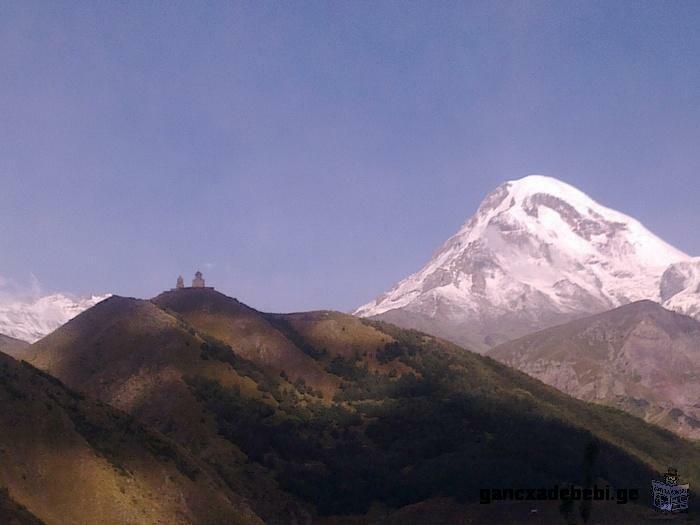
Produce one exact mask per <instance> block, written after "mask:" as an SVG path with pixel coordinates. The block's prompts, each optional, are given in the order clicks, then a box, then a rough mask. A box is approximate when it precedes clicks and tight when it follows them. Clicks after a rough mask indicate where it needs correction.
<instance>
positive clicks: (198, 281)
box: [175, 271, 214, 290]
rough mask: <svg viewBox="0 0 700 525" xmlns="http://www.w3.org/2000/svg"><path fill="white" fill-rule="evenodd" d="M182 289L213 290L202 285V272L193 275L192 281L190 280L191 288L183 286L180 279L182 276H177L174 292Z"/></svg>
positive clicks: (182, 281) (211, 287) (183, 283)
mask: <svg viewBox="0 0 700 525" xmlns="http://www.w3.org/2000/svg"><path fill="white" fill-rule="evenodd" d="M183 288H206V289H207V290H213V289H214V287H213V286H206V285H205V284H204V277H203V276H202V272H200V271H197V272H196V273H195V274H194V279H192V286H187V287H186V286H185V281H184V279H183V278H182V275H180V276H178V278H177V282H176V283H175V290H182V289H183Z"/></svg>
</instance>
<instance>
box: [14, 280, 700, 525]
mask: <svg viewBox="0 0 700 525" xmlns="http://www.w3.org/2000/svg"><path fill="white" fill-rule="evenodd" d="M27 358H28V359H30V360H31V362H32V363H33V364H34V365H35V366H38V367H40V368H42V369H43V370H45V371H47V372H49V373H50V374H53V375H55V376H56V377H58V378H60V379H62V380H63V381H65V382H66V383H67V384H68V385H70V386H71V387H73V388H75V389H77V390H80V391H84V392H86V393H88V394H90V395H93V396H96V397H98V398H99V399H101V400H103V401H105V402H107V403H111V404H114V405H115V406H117V407H119V408H122V409H124V410H126V411H128V412H130V413H131V414H133V415H135V416H137V417H138V418H139V419H140V420H141V421H144V422H145V423H148V424H150V425H153V426H155V427H156V428H157V429H158V430H160V431H161V432H163V433H165V434H167V435H168V436H169V437H171V438H172V439H174V440H176V441H178V442H179V443H180V444H182V445H183V446H184V447H186V448H188V449H189V450H190V452H191V453H192V454H194V455H197V456H198V457H199V458H201V459H202V460H203V461H205V462H208V463H209V464H210V465H211V466H212V468H217V470H218V472H219V474H220V475H221V476H222V477H223V478H224V479H225V480H226V482H227V484H228V486H229V488H230V489H231V490H233V491H234V492H237V493H242V494H244V495H245V497H246V498H248V500H249V501H250V504H251V507H252V508H253V509H254V510H255V511H256V513H258V515H260V516H261V517H263V519H266V520H267V521H268V522H270V523H273V522H279V523H292V522H293V521H292V520H293V519H297V520H301V519H308V520H312V521H313V522H314V523H316V522H319V523H323V522H328V523H331V522H332V521H328V520H331V518H330V517H331V516H355V518H354V519H355V520H357V521H356V522H357V523H371V522H372V520H375V521H376V519H377V518H376V516H377V515H378V514H377V513H379V515H381V516H392V515H393V516H400V515H415V512H419V511H420V509H422V508H423V509H424V508H430V505H432V504H431V503H430V502H436V501H449V502H453V503H451V504H450V505H454V507H451V508H452V509H453V510H454V509H457V510H455V512H457V513H458V514H459V513H462V517H463V518H464V519H466V518H467V517H468V516H469V515H474V516H477V515H478V516H483V515H484V512H485V511H484V510H483V509H485V508H488V507H485V506H480V507H479V506H478V501H479V489H481V488H486V487H493V488H498V487H540V486H550V485H555V484H559V485H562V484H569V483H574V484H578V485H581V486H587V485H590V484H591V483H597V484H599V485H603V486H604V485H605V484H610V485H611V486H613V487H617V488H638V489H639V490H640V493H641V497H642V500H643V501H642V503H644V504H646V503H647V502H646V500H648V487H649V485H650V481H651V479H652V478H653V477H655V476H656V473H657V471H660V470H665V468H666V467H667V466H668V465H674V466H676V467H678V469H679V470H680V472H681V473H682V475H683V476H684V478H685V479H687V480H689V481H690V482H691V483H692V484H695V485H696V484H697V483H699V482H700V449H699V448H698V446H697V445H695V444H693V443H691V442H689V441H685V440H683V439H681V438H679V437H677V436H675V435H673V434H672V433H670V432H668V431H666V430H663V429H661V428H659V427H656V426H652V425H649V424H646V423H644V422H643V421H642V420H640V419H637V418H635V417H632V416H630V415H627V414H625V413H623V412H621V411H619V410H615V409H612V408H607V407H602V406H596V405H592V404H588V403H585V402H582V401H578V400H576V399H573V398H571V397H568V396H566V395H564V394H562V393H561V392H559V391H557V390H556V389H554V388H552V387H549V386H547V385H545V384H543V383H541V382H539V381H537V380H534V379H532V378H530V377H528V376H526V375H525V374H523V373H521V372H518V371H515V370H513V369H510V368H508V367H506V366H504V365H502V364H499V363H498V362H496V361H494V360H492V359H490V358H487V357H483V356H480V355H477V354H474V353H472V352H468V351H465V350H463V349H461V348H459V347H457V346H455V345H453V344H450V343H447V342H445V341H442V340H440V339H438V338H435V337H431V336H427V335H425V334H422V333H419V332H415V331H410V330H402V329H399V328H396V327H394V326H392V325H389V324H385V323H381V322H371V321H365V320H361V319H358V318H355V317H353V316H350V315H345V314H341V313H337V312H308V313H299V314H265V313H261V312H258V311H256V310H254V309H251V308H249V307H247V306H245V305H243V304H242V303H239V302H238V301H235V300H234V299H231V298H228V297H226V296H224V295H222V294H219V293H218V292H214V291H212V290H188V289H186V290H179V291H175V292H168V293H166V294H163V295H161V296H159V297H157V298H155V299H154V300H153V301H152V302H148V301H139V300H135V299H124V298H116V297H115V298H112V299H109V300H107V301H105V302H103V303H101V304H99V305H97V306H95V307H93V308H92V309H90V310H88V311H87V312H85V313H83V314H81V315H80V316H78V317H77V318H76V319H74V320H73V321H71V322H69V323H68V324H66V325H65V326H63V327H62V328H60V329H59V330H57V331H56V332H54V333H53V334H51V335H50V336H48V337H46V338H45V339H43V340H42V341H40V342H38V343H36V344H35V345H33V346H32V348H31V352H29V353H28V354H27ZM241 480H246V482H245V483H244V482H242V481H241ZM244 485H245V486H247V487H248V489H249V490H248V491H247V492H245V491H243V492H241V490H242V489H241V487H242V486H244ZM285 498H286V499H285ZM441 498H442V499H441ZM474 505H477V507H474ZM557 505H558V504H557ZM549 507H551V505H550V506H549ZM618 507H620V508H623V507H625V508H627V509H628V510H621V511H617V510H616V511H615V512H612V513H609V512H606V511H605V510H604V509H606V508H608V507H606V506H605V505H599V504H597V503H594V505H593V515H595V516H596V519H597V520H599V521H598V522H601V523H612V522H615V523H622V521H621V517H620V513H621V512H622V513H623V514H624V515H626V516H627V517H628V518H630V517H632V518H630V519H634V520H637V519H638V518H639V519H642V518H640V516H642V517H643V519H646V516H647V514H645V511H646V509H645V508H644V507H638V506H635V505H626V506H618ZM542 508H543V512H544V510H545V506H543V507H542ZM400 509H403V510H400ZM416 509H419V510H416ZM460 509H461V510H460ZM470 509H471V510H470ZM475 509H479V510H475ZM492 509H493V510H492V511H491V512H492V513H494V515H495V516H496V515H498V512H499V509H502V507H500V506H498V505H496V506H494V507H492ZM563 510H566V509H563ZM307 512H308V514H306V513H307ZM399 512H401V513H403V514H397V513H399ZM450 512H452V511H450ZM554 512H555V515H557V516H559V515H560V513H559V507H558V506H557V507H556V508H555V509H554ZM576 512H578V510H576ZM596 512H598V514H596ZM649 512H651V511H649ZM368 513H369V514H368ZM372 516H375V517H372ZM312 517H313V518H312ZM333 519H340V518H333ZM343 519H345V520H346V519H348V518H343ZM382 519H384V518H382ZM386 519H389V518H388V517H387V518H386ZM397 519H398V518H397ZM562 519H564V518H563V517H562ZM309 522H311V521H309ZM434 522H435V523H439V521H434ZM445 522H447V521H445ZM494 522H498V519H496V521H494Z"/></svg>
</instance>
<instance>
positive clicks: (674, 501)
mask: <svg viewBox="0 0 700 525" xmlns="http://www.w3.org/2000/svg"><path fill="white" fill-rule="evenodd" d="M663 477H664V480H663V481H656V480H653V481H652V482H651V490H652V493H653V496H654V499H653V506H654V508H655V509H657V510H660V511H664V512H687V511H688V489H689V488H690V487H689V486H688V484H687V483H686V484H685V485H682V484H681V483H680V478H679V477H678V470H676V469H675V468H673V467H668V472H666V474H664V475H663Z"/></svg>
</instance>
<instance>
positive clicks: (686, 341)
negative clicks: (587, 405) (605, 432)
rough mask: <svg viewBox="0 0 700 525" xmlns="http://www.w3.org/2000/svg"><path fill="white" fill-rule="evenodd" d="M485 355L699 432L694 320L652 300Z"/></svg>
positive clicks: (591, 397)
mask: <svg viewBox="0 0 700 525" xmlns="http://www.w3.org/2000/svg"><path fill="white" fill-rule="evenodd" d="M488 355H490V356H491V357H493V358H495V359H498V360H499V361H501V362H503V363H505V364H507V365H510V366H514V367H516V368H518V369H519V370H522V371H523V372H525V373H527V374H529V375H531V376H533V377H536V378H538V379H540V380H542V381H544V382H545V383H548V384H550V385H552V386H555V387H557V388H558V389H560V390H562V391H563V392H566V393H567V394H570V395H572V396H575V397H577V398H579V399H584V400H586V401H594V402H597V403H604V404H606V405H610V406H614V407H617V408H620V409H622V410H626V411H627V412H630V413H632V414H635V415H638V416H639V417H642V418H644V419H645V420H646V421H649V422H653V423H656V424H659V425H662V426H664V427H666V428H669V429H671V430H673V431H675V432H678V433H680V434H681V435H685V436H688V437H692V438H695V439H698V438H700V402H699V400H700V322H698V321H696V320H695V319H692V318H690V317H687V316H685V315H681V314H678V313H675V312H671V311H668V310H666V309H664V308H662V307H661V306H659V305H658V304H657V303H654V302H652V301H641V302H636V303H632V304H629V305H626V306H622V307H620V308H617V309H615V310H612V311H609V312H605V313H602V314H598V315H594V316H592V317H587V318H584V319H579V320H576V321H572V322H569V323H567V324H564V325H561V326H557V327H554V328H548V329H546V330H542V331H540V332H537V333H534V334H530V335H527V336H525V337H522V338H520V339H516V340H514V341H510V342H508V343H505V344H503V345H500V346H498V347H496V348H494V349H492V350H491V351H490V352H489V353H488Z"/></svg>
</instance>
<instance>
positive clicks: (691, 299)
mask: <svg viewBox="0 0 700 525" xmlns="http://www.w3.org/2000/svg"><path fill="white" fill-rule="evenodd" d="M661 299H662V301H663V303H662V304H663V305H664V306H665V307H666V308H668V309H669V310H675V311H677V312H680V313H683V314H685V315H689V316H691V317H695V318H696V319H698V320H700V257H695V258H694V259H691V260H689V261H683V262H680V263H676V264H672V265H671V266H669V267H668V268H667V269H666V271H665V272H664V274H663V275H662V276H661Z"/></svg>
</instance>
